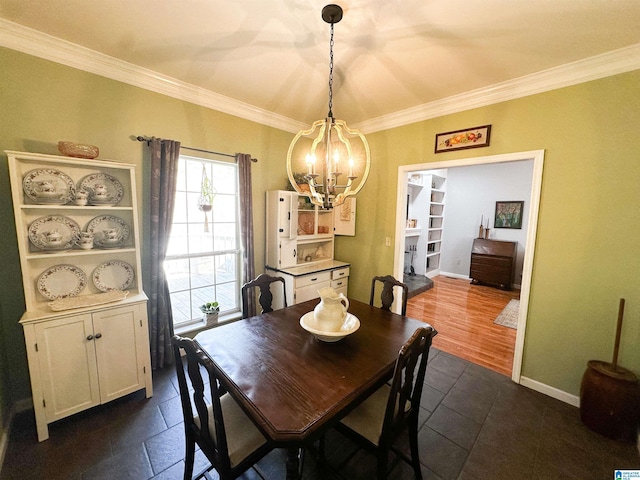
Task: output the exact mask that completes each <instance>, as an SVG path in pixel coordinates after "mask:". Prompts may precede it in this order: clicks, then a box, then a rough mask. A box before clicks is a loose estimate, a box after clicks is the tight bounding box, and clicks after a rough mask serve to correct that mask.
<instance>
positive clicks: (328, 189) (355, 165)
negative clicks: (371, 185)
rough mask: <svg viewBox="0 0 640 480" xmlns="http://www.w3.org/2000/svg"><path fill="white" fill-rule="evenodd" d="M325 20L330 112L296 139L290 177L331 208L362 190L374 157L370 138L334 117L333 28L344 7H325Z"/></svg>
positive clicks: (297, 186) (290, 153)
mask: <svg viewBox="0 0 640 480" xmlns="http://www.w3.org/2000/svg"><path fill="white" fill-rule="evenodd" d="M322 19H323V20H324V21H325V22H327V23H329V24H331V40H330V41H329V113H328V115H327V117H326V118H325V119H324V120H318V121H316V122H314V123H313V124H312V125H311V128H309V129H308V130H300V131H299V132H298V133H297V135H296V136H295V137H294V139H293V141H292V142H291V145H289V151H288V152H287V174H288V176H289V180H290V181H291V185H292V186H293V188H294V189H295V190H296V191H297V192H298V193H299V194H300V195H306V196H307V197H309V198H310V199H311V203H313V204H315V205H318V206H320V207H322V208H325V209H330V208H333V207H336V206H338V205H341V204H342V203H344V201H345V199H346V198H347V197H350V196H352V195H355V194H357V193H358V192H359V191H360V190H361V189H362V187H363V186H364V184H365V182H366V181H367V177H368V176H369V168H370V166H371V154H370V152H369V144H368V143H367V139H366V138H365V137H364V135H363V134H362V133H361V132H360V131H359V130H355V129H352V128H349V126H348V125H347V123H346V122H345V121H344V120H338V119H337V118H334V117H333V111H332V109H333V25H334V24H336V23H338V22H339V21H340V20H341V19H342V7H340V6H339V5H327V6H325V7H324V8H323V9H322ZM317 160H318V161H319V162H317ZM318 163H319V164H318ZM344 168H347V169H348V173H347V175H346V183H344V184H342V185H341V184H340V183H339V182H340V176H341V175H342V174H343V173H345V172H344V171H341V170H342V169H344ZM303 172H304V173H303ZM302 175H304V179H305V180H306V182H307V183H303V184H299V183H298V182H297V181H296V179H297V178H300V177H301V176H302ZM296 177H297V178H296Z"/></svg>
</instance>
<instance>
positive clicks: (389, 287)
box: [369, 275, 409, 315]
mask: <svg viewBox="0 0 640 480" xmlns="http://www.w3.org/2000/svg"><path fill="white" fill-rule="evenodd" d="M377 282H381V283H382V293H381V294H380V299H381V300H382V306H381V307H380V308H382V309H383V310H391V305H392V304H393V300H394V296H393V288H394V287H400V288H401V289H402V315H406V313H407V300H408V299H409V287H407V286H406V285H405V284H404V283H402V282H400V281H398V280H396V279H395V278H394V277H393V276H392V275H386V276H384V277H373V280H371V296H370V297H369V305H372V306H373V305H374V303H375V294H376V283H377Z"/></svg>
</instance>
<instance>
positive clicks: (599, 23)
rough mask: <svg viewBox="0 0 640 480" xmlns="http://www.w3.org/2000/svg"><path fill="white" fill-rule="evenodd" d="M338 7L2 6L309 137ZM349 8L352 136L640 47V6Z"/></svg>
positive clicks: (38, 0) (4, 11)
mask: <svg viewBox="0 0 640 480" xmlns="http://www.w3.org/2000/svg"><path fill="white" fill-rule="evenodd" d="M326 3H328V2H326V1H317V0H269V1H265V0H232V1H229V0H227V1H220V0H160V1H159V0H26V1H25V0H0V19H5V20H8V21H10V22H15V23H16V24H19V25H23V26H26V27H29V28H31V29H34V30H37V31H39V32H43V33H46V34H48V35H51V36H53V37H57V38H59V39H63V40H65V41H68V42H72V43H73V44H77V45H80V46H83V47H86V48H88V49H91V50H94V51H97V52H100V53H102V54H105V55H108V56H111V57H115V58H117V59H121V60H124V61H126V62H130V63H131V64H134V65H137V66H140V67H144V68H146V69H149V70H151V71H153V72H157V73H159V74H162V75H163V76H164V77H169V78H172V79H176V80H178V81H180V82H184V83H186V84H189V85H193V86H196V87H200V88H202V89H204V90H206V91H210V92H215V93H216V94H219V95H222V96H224V97H229V98H230V99H232V101H238V102H243V103H244V104H248V105H249V106H251V107H256V108H257V109H259V110H264V111H267V112H273V113H275V114H277V115H280V116H283V117H285V118H287V119H291V120H294V121H296V122H303V123H304V124H309V123H311V122H312V121H314V120H317V119H319V118H323V117H324V116H326V114H327V111H328V105H327V103H328V74H329V65H328V64H329V32H330V27H329V25H328V24H326V23H325V22H324V21H323V20H322V19H321V16H320V12H321V10H322V7H323V6H324V5H326ZM338 3H339V4H340V5H341V6H342V7H343V8H344V17H343V19H342V21H341V22H340V23H338V24H336V25H335V47H334V56H335V58H334V63H335V65H334V101H333V113H334V116H335V117H337V118H342V119H344V120H347V121H348V122H349V124H351V125H353V124H358V123H362V122H367V121H371V120H373V119H377V118H382V117H385V116H389V115H393V114H397V113H398V112H402V111H406V110H408V109H412V108H415V107H417V106H420V105H424V104H432V103H433V102H438V101H441V100H442V99H446V98H449V97H452V96H456V95H460V94H463V93H465V92H470V91H476V90H478V89H484V91H490V90H491V88H492V86H495V85H496V84H501V83H502V82H506V81H511V80H513V79H518V78H519V77H523V76H528V75H531V74H535V73H536V72H541V71H545V70H548V69H554V68H556V67H559V66H562V65H565V64H570V63H572V62H577V61H580V60H583V59H587V58H591V57H594V56H598V55H601V54H604V53H606V52H611V51H614V50H618V49H621V48H624V47H629V46H632V45H637V44H640V28H639V27H640V2H639V1H637V0H528V1H525V0H485V1H482V2H481V1H477V0H339V1H338ZM4 25H5V26H6V25H7V23H6V22H5V23H4ZM1 27H2V25H0V28H1Z"/></svg>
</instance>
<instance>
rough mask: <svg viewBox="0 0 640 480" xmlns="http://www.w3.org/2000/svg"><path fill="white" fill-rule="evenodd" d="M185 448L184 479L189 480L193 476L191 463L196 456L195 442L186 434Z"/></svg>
mask: <svg viewBox="0 0 640 480" xmlns="http://www.w3.org/2000/svg"><path fill="white" fill-rule="evenodd" d="M186 444H187V450H186V453H185V456H184V480H191V477H192V476H193V463H194V461H195V456H196V442H195V441H194V440H193V439H192V438H189V437H188V436H187V441H186Z"/></svg>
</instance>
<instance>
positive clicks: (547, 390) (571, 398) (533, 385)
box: [520, 377, 580, 408]
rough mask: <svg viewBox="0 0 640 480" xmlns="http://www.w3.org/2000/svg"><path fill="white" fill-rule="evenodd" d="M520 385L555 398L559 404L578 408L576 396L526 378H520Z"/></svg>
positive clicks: (578, 401) (578, 402) (578, 403)
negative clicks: (562, 403)
mask: <svg viewBox="0 0 640 480" xmlns="http://www.w3.org/2000/svg"><path fill="white" fill-rule="evenodd" d="M520 385H522V386H524V387H527V388H530V389H531V390H535V391H536V392H540V393H544V394H545V395H547V396H549V397H551V398H555V399H556V400H560V401H561V402H564V403H568V404H569V405H573V406H574V407H578V408H580V397H578V396H577V395H572V394H570V393H567V392H565V391H563V390H560V389H558V388H555V387H551V386H549V385H546V384H544V383H541V382H538V381H537V380H532V379H530V378H527V377H520Z"/></svg>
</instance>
